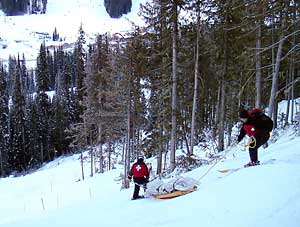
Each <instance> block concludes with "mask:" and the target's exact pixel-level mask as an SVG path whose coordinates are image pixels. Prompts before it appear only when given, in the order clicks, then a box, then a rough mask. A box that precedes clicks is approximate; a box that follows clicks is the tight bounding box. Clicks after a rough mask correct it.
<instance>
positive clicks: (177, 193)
mask: <svg viewBox="0 0 300 227" xmlns="http://www.w3.org/2000/svg"><path fill="white" fill-rule="evenodd" d="M196 189H197V185H193V186H191V187H190V188H188V189H186V190H176V191H174V192H171V193H167V194H159V195H154V196H153V197H154V198H156V199H172V198H175V197H178V196H181V195H186V194H188V193H191V192H193V191H195V190H196Z"/></svg>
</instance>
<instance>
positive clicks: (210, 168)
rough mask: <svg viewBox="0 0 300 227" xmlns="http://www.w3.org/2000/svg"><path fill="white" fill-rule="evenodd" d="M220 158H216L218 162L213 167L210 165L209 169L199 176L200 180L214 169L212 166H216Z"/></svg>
mask: <svg viewBox="0 0 300 227" xmlns="http://www.w3.org/2000/svg"><path fill="white" fill-rule="evenodd" d="M220 160H221V159H219V160H217V159H216V162H215V163H214V164H213V165H212V166H211V167H209V169H208V170H207V171H206V172H205V173H204V174H203V175H202V176H201V177H200V178H199V181H200V180H202V179H203V178H204V177H205V176H206V175H207V174H208V173H209V172H210V171H211V170H212V168H214V167H215V166H216V165H217V164H218V162H219V161H220Z"/></svg>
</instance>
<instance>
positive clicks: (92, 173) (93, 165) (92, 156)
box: [90, 148, 94, 177]
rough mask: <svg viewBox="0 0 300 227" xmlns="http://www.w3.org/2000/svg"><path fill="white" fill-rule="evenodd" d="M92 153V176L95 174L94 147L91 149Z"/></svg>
mask: <svg viewBox="0 0 300 227" xmlns="http://www.w3.org/2000/svg"><path fill="white" fill-rule="evenodd" d="M90 155H91V175H90V176H91V177H92V176H94V149H93V148H91V150H90Z"/></svg>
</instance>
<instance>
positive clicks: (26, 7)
mask: <svg viewBox="0 0 300 227" xmlns="http://www.w3.org/2000/svg"><path fill="white" fill-rule="evenodd" d="M0 9H1V10H3V12H4V13H5V14H6V15H8V16H13V15H22V14H26V13H30V14H31V13H32V14H34V13H45V12H46V9H47V0H22V1H18V0H0Z"/></svg>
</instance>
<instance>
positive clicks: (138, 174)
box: [128, 157, 149, 200]
mask: <svg viewBox="0 0 300 227" xmlns="http://www.w3.org/2000/svg"><path fill="white" fill-rule="evenodd" d="M132 177H133V181H134V191H133V197H132V199H133V200H134V199H139V198H143V196H139V192H140V186H143V188H144V190H146V189H147V183H148V182H149V170H148V167H147V165H146V164H145V162H144V158H142V157H139V158H138V160H137V162H136V163H134V164H133V165H132V167H131V169H130V171H129V174H128V179H129V180H131V179H132Z"/></svg>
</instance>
